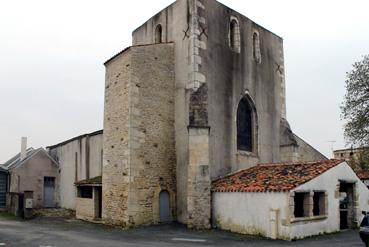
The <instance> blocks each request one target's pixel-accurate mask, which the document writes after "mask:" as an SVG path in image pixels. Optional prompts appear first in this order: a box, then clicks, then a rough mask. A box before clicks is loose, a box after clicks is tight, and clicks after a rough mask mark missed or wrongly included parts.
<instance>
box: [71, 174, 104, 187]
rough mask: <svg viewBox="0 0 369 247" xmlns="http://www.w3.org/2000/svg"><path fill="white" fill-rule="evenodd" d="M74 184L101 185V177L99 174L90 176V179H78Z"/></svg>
mask: <svg viewBox="0 0 369 247" xmlns="http://www.w3.org/2000/svg"><path fill="white" fill-rule="evenodd" d="M75 184H76V185H77V186H83V185H101V184H102V177H101V176H98V177H94V178H90V179H85V180H81V181H78V182H77V183H75Z"/></svg>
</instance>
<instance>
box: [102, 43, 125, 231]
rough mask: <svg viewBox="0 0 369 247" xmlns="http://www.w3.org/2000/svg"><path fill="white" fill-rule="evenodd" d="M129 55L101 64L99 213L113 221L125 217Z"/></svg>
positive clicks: (116, 221) (121, 222)
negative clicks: (101, 153) (102, 76)
mask: <svg viewBox="0 0 369 247" xmlns="http://www.w3.org/2000/svg"><path fill="white" fill-rule="evenodd" d="M131 56H132V50H131V49H128V50H126V51H125V52H124V53H123V54H122V55H120V56H116V57H115V58H113V59H112V60H110V61H109V63H108V64H106V65H105V66H106V76H105V104H104V105H105V107H104V137H103V154H104V156H103V176H102V190H103V191H102V197H103V202H102V204H103V210H102V217H103V219H104V220H105V222H106V223H108V224H116V225H124V224H126V222H127V221H128V191H129V182H130V177H129V176H130V174H129V165H130V164H129V158H130V152H129V141H130V140H129V127H130V114H129V113H130V109H129V108H130V105H129V104H130V103H129V102H130V84H131V68H130V67H131Z"/></svg>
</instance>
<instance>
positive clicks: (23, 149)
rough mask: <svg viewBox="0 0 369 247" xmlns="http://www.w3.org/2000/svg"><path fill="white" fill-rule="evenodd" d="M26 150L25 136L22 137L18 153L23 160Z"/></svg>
mask: <svg viewBox="0 0 369 247" xmlns="http://www.w3.org/2000/svg"><path fill="white" fill-rule="evenodd" d="M26 151H27V137H22V144H21V153H20V159H21V160H24V159H25V158H26Z"/></svg>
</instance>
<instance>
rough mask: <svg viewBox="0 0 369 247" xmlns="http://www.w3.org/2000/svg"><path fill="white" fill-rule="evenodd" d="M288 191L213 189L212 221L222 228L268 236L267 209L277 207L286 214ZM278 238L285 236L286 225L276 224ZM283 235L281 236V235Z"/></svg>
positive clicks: (268, 219)
mask: <svg viewBox="0 0 369 247" xmlns="http://www.w3.org/2000/svg"><path fill="white" fill-rule="evenodd" d="M287 199H288V193H244V192H222V193H220V192H215V193H213V211H212V212H213V223H214V224H215V226H216V227H219V228H220V229H224V230H230V231H233V232H238V233H243V234H254V235H262V236H266V237H271V223H270V210H271V209H280V217H279V218H286V211H287V210H286V209H287V207H288V203H287V202H288V200H287ZM278 228H279V235H280V236H281V238H288V236H289V228H288V227H286V226H283V225H282V224H281V221H279V224H278ZM283 236H284V237H283Z"/></svg>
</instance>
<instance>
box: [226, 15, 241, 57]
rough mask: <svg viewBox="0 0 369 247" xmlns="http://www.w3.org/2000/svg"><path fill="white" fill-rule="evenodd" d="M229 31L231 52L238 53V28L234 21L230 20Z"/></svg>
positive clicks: (239, 42) (236, 22)
mask: <svg viewBox="0 0 369 247" xmlns="http://www.w3.org/2000/svg"><path fill="white" fill-rule="evenodd" d="M229 30H230V32H229V45H230V47H231V49H232V50H233V51H235V52H240V50H241V37H240V26H239V24H238V21H237V20H236V19H231V23H230V27H229Z"/></svg>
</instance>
